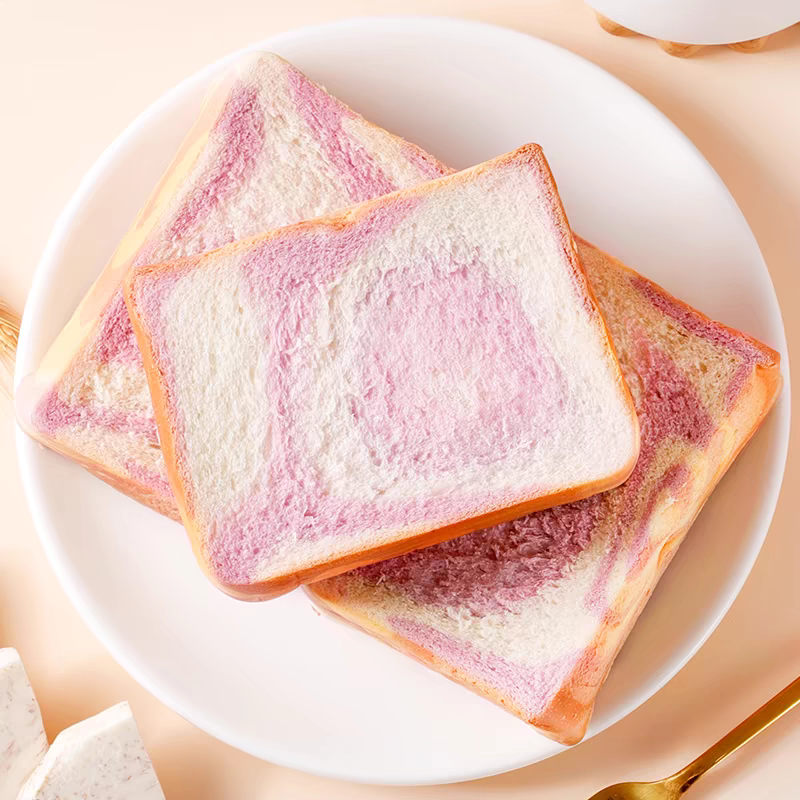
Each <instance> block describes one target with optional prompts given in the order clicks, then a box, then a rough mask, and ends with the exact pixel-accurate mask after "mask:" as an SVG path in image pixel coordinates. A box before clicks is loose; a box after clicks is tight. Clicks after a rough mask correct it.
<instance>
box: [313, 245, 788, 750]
mask: <svg viewBox="0 0 800 800" xmlns="http://www.w3.org/2000/svg"><path fill="white" fill-rule="evenodd" d="M579 247H580V250H581V257H582V260H583V263H584V266H585V268H586V272H587V274H588V276H589V279H590V282H591V285H592V288H593V289H594V291H595V295H596V298H597V301H598V304H599V306H600V308H601V311H602V312H603V314H604V316H605V319H606V322H607V324H608V326H609V329H610V331H611V334H612V338H613V340H614V343H615V345H616V347H617V354H618V357H619V361H620V364H621V366H622V369H623V373H624V375H625V378H626V380H627V382H628V385H629V387H630V390H631V392H632V394H633V397H634V401H635V404H636V410H637V413H638V415H639V423H640V426H641V455H640V457H639V461H638V464H637V466H636V469H635V470H634V472H633V473H632V475H631V476H630V478H629V479H628V480H627V482H626V483H624V484H623V485H622V486H620V487H618V488H617V489H614V490H612V491H609V492H606V493H604V494H601V495H595V496H594V497H591V498H588V499H586V500H582V501H580V502H577V503H572V504H570V505H566V506H560V507H558V508H554V509H550V510H548V511H543V512H539V513H536V514H531V515H529V516H526V517H522V518H521V519H518V520H515V521H513V522H507V523H503V524H501V525H498V526H495V527H493V528H488V529H486V530H483V531H479V532H477V533H473V534H470V535H467V536H463V537H461V538H459V539H454V540H451V541H449V542H446V543H444V544H440V545H436V546H434V547H429V548H426V549H424V550H417V551H415V552H413V553H409V554H407V555H404V556H401V557H399V558H395V559H392V560H390V561H384V562H381V563H378V564H373V565H371V566H368V567H364V568H362V569H358V570H355V571H352V572H348V573H346V574H343V575H339V576H337V577H335V578H332V579H329V580H326V581H322V582H319V583H316V584H314V585H313V586H310V587H309V590H310V592H311V594H312V596H313V598H314V599H315V600H316V602H318V603H319V604H320V605H321V606H322V607H323V608H325V609H327V610H329V611H332V612H333V613H335V614H337V615H338V616H340V617H343V618H345V619H346V620H348V621H350V622H353V623H355V624H356V625H357V626H359V627H361V628H363V629H364V630H365V631H367V632H369V633H371V634H373V635H375V636H377V637H379V638H380V639H382V640H384V641H386V642H388V643H389V644H391V645H393V646H394V647H396V648H398V649H399V650H401V651H403V652H405V653H407V654H409V655H411V656H414V657H415V658H417V659H419V660H420V661H422V662H424V663H425V664H427V665H428V666H430V667H432V668H434V669H436V670H438V671H440V672H442V673H444V674H445V675H447V676H448V677H450V678H453V679H455V680H456V681H458V682H460V683H463V684H465V685H466V686H468V687H470V688H472V689H474V690H475V691H477V692H479V693H480V694H483V695H485V696H486V697H488V698H489V699H491V700H494V701H495V702H497V703H499V704H501V705H503V706H505V707H506V708H507V709H508V710H510V711H512V712H513V713H515V714H517V715H518V716H520V717H522V719H524V720H526V721H527V722H529V723H531V724H532V725H534V726H535V727H536V728H538V729H539V730H540V731H542V733H544V734H546V735H547V736H549V737H550V738H552V739H555V740H556V741H558V742H561V743H563V744H574V743H576V742H578V741H579V740H580V739H581V738H582V737H583V735H584V734H585V732H586V727H587V725H588V723H589V719H590V717H591V714H592V710H593V708H594V703H595V698H596V696H597V693H598V691H599V689H600V687H601V686H602V684H603V682H604V681H605V678H606V676H607V674H608V671H609V669H610V667H611V664H612V662H613V661H614V658H615V657H616V655H617V653H618V652H619V650H620V648H621V647H622V644H623V643H624V641H625V639H626V638H627V636H628V633H629V632H630V630H631V629H632V627H633V625H634V623H635V621H636V619H637V617H638V616H639V613H640V612H641V610H642V608H643V607H644V605H645V603H646V602H647V599H648V598H649V596H650V594H651V592H652V590H653V587H654V586H655V584H656V583H657V582H658V579H659V577H660V576H661V574H662V572H663V571H664V569H665V567H666V566H667V564H668V563H669V561H670V559H671V557H672V555H673V554H674V552H675V550H676V549H677V547H678V545H679V544H680V542H681V541H682V539H683V537H684V535H685V533H686V531H687V530H688V528H689V526H690V525H691V524H692V522H693V521H694V519H695V517H696V516H697V514H698V512H699V511H700V509H701V508H702V506H703V504H704V503H705V501H706V499H707V498H708V496H709V494H710V493H711V491H712V489H713V488H714V486H715V485H716V484H717V482H718V481H719V479H720V478H721V477H722V475H723V474H724V472H725V471H726V469H727V468H728V466H729V465H730V464H731V463H732V462H733V460H734V459H735V457H736V456H737V454H738V453H739V451H740V450H741V449H742V447H743V446H744V445H745V444H746V443H747V441H748V440H749V438H750V437H751V436H752V434H753V433H754V432H755V430H756V429H757V428H758V426H759V425H760V423H761V422H762V420H763V419H764V417H765V415H766V414H767V412H768V411H769V409H770V407H771V406H772V404H773V402H774V401H775V398H776V397H777V395H778V393H779V391H780V386H781V375H780V369H779V356H778V354H777V353H775V352H774V351H772V350H771V349H769V348H768V347H766V346H764V345H762V344H760V343H759V342H757V341H755V340H753V339H751V338H750V337H748V336H746V335H744V334H742V333H739V332H738V331H734V330H732V329H730V328H727V327H725V326H724V325H721V324H719V323H716V322H714V321H712V320H710V319H708V318H707V317H706V316H704V315H703V314H701V313H700V312H698V311H695V310H693V309H691V308H689V307H688V306H687V305H685V304H684V303H682V302H680V301H678V300H676V299H675V298H673V297H671V296H670V295H669V294H667V293H666V292H665V291H664V290H662V289H661V288H660V287H658V286H656V285H655V284H653V283H651V282H650V281H648V280H646V279H645V278H643V277H641V276H640V275H638V274H637V273H635V272H634V271H633V270H630V269H629V268H627V267H625V266H624V265H622V264H620V263H619V262H618V261H615V260H614V259H613V258H611V257H610V256H608V255H606V254H605V253H602V252H601V251H599V250H597V249H596V248H594V247H593V246H591V245H590V244H588V243H587V242H581V241H580V240H579Z"/></svg>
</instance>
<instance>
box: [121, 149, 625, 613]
mask: <svg viewBox="0 0 800 800" xmlns="http://www.w3.org/2000/svg"><path fill="white" fill-rule="evenodd" d="M518 161H522V162H527V163H530V164H533V165H534V166H535V167H536V168H537V169H538V170H539V171H540V173H541V175H542V176H543V177H544V178H545V180H547V181H549V182H550V184H551V187H552V193H553V194H552V197H553V205H554V207H555V209H556V222H557V224H558V226H559V229H560V232H561V235H562V237H563V246H564V251H565V253H566V255H567V257H568V259H569V263H570V265H571V267H572V269H573V272H574V275H575V280H576V284H577V285H578V286H579V287H580V288H581V289H582V290H583V291H584V292H585V294H584V296H586V297H587V298H588V301H589V303H590V304H591V305H590V308H589V312H590V313H591V314H592V315H593V319H594V321H595V324H596V325H597V326H598V328H599V330H600V331H601V333H602V335H603V336H604V337H605V341H606V343H607V352H608V354H609V355H608V357H609V362H610V363H611V364H612V365H613V367H614V370H615V374H616V377H617V382H618V387H619V389H620V393H621V394H622V396H623V398H624V399H625V402H626V404H627V406H628V413H629V419H630V422H631V425H632V427H633V429H634V432H635V446H634V448H633V449H632V453H631V457H630V459H629V460H628V462H627V463H626V464H624V465H623V466H622V467H621V468H620V469H619V470H618V471H617V472H615V473H614V474H612V475H609V476H607V477H606V478H605V479H603V480H598V481H592V482H590V483H587V484H583V485H581V486H574V487H569V488H567V489H564V490H563V491H560V492H553V493H551V494H547V495H542V496H538V497H536V498H533V499H531V500H528V501H525V502H522V503H518V504H516V505H514V506H511V507H508V508H503V509H497V510H492V511H490V512H487V513H485V514H481V515H479V516H477V517H473V518H471V519H469V520H462V521H459V522H457V523H454V524H452V525H447V526H444V527H442V528H438V529H437V530H433V531H424V532H419V533H416V534H413V533H412V535H410V536H407V537H405V538H404V539H402V540H400V541H395V542H390V543H388V544H382V545H378V546H375V547H371V548H367V549H360V550H358V551H356V552H353V553H349V554H347V555H344V556H341V557H339V558H337V559H335V560H333V561H327V562H325V563H319V564H310V565H308V566H307V567H305V568H304V569H301V570H297V571H295V572H293V573H291V574H289V575H281V576H278V577H275V578H273V579H270V580H268V581H260V582H258V583H252V584H246V585H230V584H220V582H219V580H218V579H216V578H214V577H213V576H212V575H211V574H210V570H209V566H208V563H207V561H206V559H205V557H204V554H203V546H202V541H201V536H200V533H199V531H198V530H197V525H196V522H195V519H194V515H193V514H192V505H193V504H192V498H191V492H190V490H189V489H188V487H187V486H186V482H185V481H184V480H183V478H182V475H181V464H180V461H179V459H178V456H177V453H176V449H175V441H174V438H175V431H174V430H173V425H172V421H171V419H170V416H169V411H168V403H167V394H168V391H169V389H168V387H167V386H166V384H165V381H164V376H163V374H162V372H161V370H160V369H159V366H158V363H157V359H156V358H155V355H154V353H153V350H152V343H151V341H150V339H149V337H148V335H147V332H146V330H145V329H144V327H143V324H142V320H141V318H140V315H139V312H138V307H137V287H138V286H139V285H140V283H141V282H142V280H143V279H144V280H147V279H148V278H150V277H151V276H158V275H159V274H161V273H164V274H169V273H173V272H175V271H177V270H180V269H186V268H187V267H191V268H193V269H202V268H203V267H204V266H205V265H207V264H214V263H216V260H217V259H218V258H219V255H220V254H221V253H226V254H233V253H236V252H238V251H240V250H247V249H248V248H251V247H254V246H257V245H258V246H260V245H262V244H263V243H264V242H268V241H270V240H273V239H277V238H283V237H286V236H292V235H294V234H296V233H297V232H299V231H303V230H319V229H321V228H332V229H333V230H336V231H342V230H345V229H347V228H348V227H351V226H353V225H356V224H357V223H358V222H359V221H360V220H361V219H362V218H363V217H364V216H366V215H367V214H369V213H370V212H372V211H373V210H374V209H375V208H379V207H381V206H384V205H386V204H388V203H391V202H392V199H393V198H394V196H395V195H402V196H403V197H413V196H417V195H427V194H430V193H431V192H432V191H433V190H434V189H435V188H436V187H437V186H438V185H439V183H440V182H441V181H462V182H466V181H468V180H469V179H470V178H472V177H473V176H474V175H476V174H480V173H482V172H484V171H487V170H490V169H495V168H496V167H497V166H500V165H503V164H507V163H509V164H510V163H516V162H518ZM125 302H126V303H127V305H128V311H129V313H130V317H131V320H132V322H133V329H134V332H135V333H136V338H137V340H138V343H139V348H140V350H141V352H142V356H143V360H144V366H145V373H146V374H147V381H148V385H149V386H150V394H151V398H152V400H153V406H154V408H155V416H156V424H157V426H158V432H159V438H160V441H161V447H162V450H163V452H164V457H165V460H166V464H167V473H168V476H169V481H170V485H171V486H172V490H173V492H174V494H175V499H176V502H177V504H178V508H179V510H180V512H181V517H182V519H183V522H184V526H185V527H186V530H187V532H188V534H189V538H190V540H191V541H192V547H193V549H194V552H195V555H196V556H197V557H198V560H199V561H200V564H201V566H202V567H203V569H204V571H205V572H206V574H208V575H209V577H211V579H212V580H213V581H214V583H215V584H216V585H217V586H219V588H221V589H222V590H223V591H225V592H226V593H228V594H230V595H231V596H233V597H237V598H239V599H242V600H268V599H271V598H273V597H278V596H279V595H281V594H285V593H286V592H289V591H291V590H292V589H295V588H297V587H298V586H300V585H302V584H305V583H312V582H314V581H320V580H323V579H325V578H332V577H333V576H335V575H339V574H340V573H342V572H347V571H349V570H351V569H355V568H357V567H360V566H364V565H366V564H371V563H374V562H375V561H381V560H384V559H387V558H393V557H395V556H399V555H402V554H403V553H407V552H409V551H411V550H416V549H419V548H421V547H428V546H430V545H434V544H438V543H439V542H443V541H446V540H448V539H453V538H455V537H456V536H461V535H463V534H466V533H471V532H472V531H476V530H480V529H481V528H485V527H488V526H490V525H496V524H498V523H500V522H506V521H508V520H512V519H516V518H517V517H521V516H524V515H526V514H530V513H533V512H534V511H541V510H543V509H545V508H550V507H552V506H555V505H561V504H564V503H571V502H574V501H576V500H581V499H583V498H585V497H590V496H591V495H594V494H597V493H599V492H604V491H607V490H609V489H613V488H615V487H616V486H619V484H621V483H622V482H623V481H625V480H626V479H627V477H628V475H630V473H631V472H632V471H633V468H634V466H635V465H636V460H637V458H638V455H639V421H638V418H637V416H636V411H635V408H634V405H633V399H632V397H631V394H630V391H629V390H628V387H627V384H626V383H625V381H624V379H623V377H622V372H621V370H620V368H619V364H618V362H617V359H616V353H615V351H614V347H613V344H612V342H611V337H610V334H609V332H608V328H607V326H606V324H605V321H604V319H603V317H602V315H601V314H600V312H599V310H598V308H597V304H596V301H595V298H594V295H593V294H592V291H591V288H590V287H589V282H588V279H587V277H586V273H585V271H584V269H583V266H582V264H581V262H580V259H579V256H578V250H577V247H576V245H575V243H574V241H573V238H572V234H571V232H570V229H569V225H568V222H567V218H566V214H565V213H564V210H563V207H562V205H561V202H560V199H559V197H558V192H557V189H556V186H555V182H554V181H553V178H552V175H551V173H550V169H549V167H548V165H547V161H546V159H545V157H544V154H543V153H542V149H541V147H539V145H535V144H528V145H524V146H523V147H521V148H519V149H518V150H515V151H514V152H512V153H508V154H506V155H504V156H501V157H499V158H497V159H494V160H493V161H490V162H487V163H486V164H481V165H479V166H477V167H473V168H471V169H469V170H465V171H464V172H462V173H459V174H456V175H455V176H445V177H443V178H440V179H438V180H435V181H431V182H430V183H427V184H423V185H422V186H419V187H415V188H412V189H407V190H403V191H401V192H396V193H395V194H393V195H387V196H384V197H381V198H377V199H373V200H369V201H367V202H365V203H361V204H360V205H358V206H355V207H353V208H351V209H349V210H346V211H343V212H339V213H336V214H331V215H328V216H326V217H321V218H319V219H316V220H310V221H303V222H299V223H297V224H295V225H290V226H287V227H285V228H280V229H278V230H275V231H270V232H268V233H265V234H261V235H259V236H255V237H251V238H249V239H244V240H241V241H238V242H234V243H232V244H229V245H226V246H225V247H223V248H220V249H219V250H215V251H210V252H208V253H203V254H201V255H198V256H191V257H189V258H184V259H178V260H176V261H171V262H167V263H164V264H155V265H150V266H146V267H138V268H136V269H134V270H132V271H131V272H130V273H129V274H128V276H127V277H126V279H125Z"/></svg>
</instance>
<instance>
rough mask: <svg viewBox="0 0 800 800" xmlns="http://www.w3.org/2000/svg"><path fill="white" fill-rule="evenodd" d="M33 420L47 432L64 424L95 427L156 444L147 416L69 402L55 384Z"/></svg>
mask: <svg viewBox="0 0 800 800" xmlns="http://www.w3.org/2000/svg"><path fill="white" fill-rule="evenodd" d="M32 422H33V424H34V425H35V426H36V427H37V428H38V429H39V430H41V431H44V432H45V433H47V434H48V435H50V436H56V435H57V434H58V432H59V431H61V430H63V429H64V428H73V429H80V428H89V427H92V428H99V429H101V430H108V431H112V432H114V433H130V434H133V435H136V436H140V437H143V438H145V439H147V441H148V442H150V443H151V444H154V445H158V433H157V431H156V424H155V420H154V419H153V418H152V417H151V416H144V415H142V414H131V413H129V412H125V411H118V410H116V409H113V408H107V407H103V406H98V405H94V404H91V403H87V404H70V403H67V402H65V401H64V400H62V399H61V398H60V397H59V394H58V388H57V387H54V388H53V389H50V390H49V391H48V392H47V393H46V394H45V395H44V397H43V398H42V400H41V401H40V402H39V404H38V405H37V407H36V409H35V410H34V413H33V420H32Z"/></svg>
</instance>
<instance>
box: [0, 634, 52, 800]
mask: <svg viewBox="0 0 800 800" xmlns="http://www.w3.org/2000/svg"><path fill="white" fill-rule="evenodd" d="M46 752H47V735H46V734H45V732H44V725H43V724H42V714H41V712H40V711H39V704H38V703H37V702H36V695H34V693H33V689H32V688H31V684H30V682H29V681H28V676H27V675H26V673H25V667H24V666H23V665H22V660H21V659H20V657H19V653H17V651H16V650H14V649H13V648H12V647H5V648H3V649H0V800H16V797H17V794H18V792H19V790H20V787H21V786H22V784H23V783H25V780H26V779H27V777H28V776H29V775H30V774H31V772H33V769H34V767H35V766H36V765H37V764H38V763H39V762H40V761H41V760H42V758H43V756H44V754H45V753H46Z"/></svg>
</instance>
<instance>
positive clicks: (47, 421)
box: [15, 53, 448, 519]
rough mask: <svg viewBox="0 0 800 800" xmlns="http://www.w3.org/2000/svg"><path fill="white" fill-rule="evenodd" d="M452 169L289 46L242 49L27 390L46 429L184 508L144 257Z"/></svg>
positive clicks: (65, 446) (21, 405)
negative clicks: (126, 282) (155, 362)
mask: <svg viewBox="0 0 800 800" xmlns="http://www.w3.org/2000/svg"><path fill="white" fill-rule="evenodd" d="M447 171H448V170H447V168H446V167H444V166H443V165H441V164H440V163H439V162H437V161H436V159H434V158H432V157H430V156H428V155H427V154H426V153H424V152H423V151H422V150H420V149H419V148H418V147H416V146H415V145H412V144H409V143H408V142H405V141H403V140H402V139H400V138H398V137H396V136H392V135H391V134H389V133H387V132H386V131H384V130H381V129H380V128H378V127H376V126H374V125H372V124H370V123H369V122H367V121H366V120H365V119H363V118H362V117H360V116H359V115H358V114H356V113H354V112H353V111H351V110H350V109H349V108H348V107H347V106H345V105H344V104H343V103H341V102H339V101H338V100H336V99H335V98H333V97H331V96H330V95H329V94H327V93H326V92H325V90H324V89H322V88H321V87H319V86H317V85H316V84H315V83H313V82H312V81H310V80H309V79H308V78H306V77H305V76H304V75H303V74H302V73H301V72H299V71H298V70H297V69H295V68H294V67H293V66H292V65H291V64H288V63H287V62H286V61H284V60H283V59H282V58H279V57H278V56H276V55H272V54H270V53H257V54H255V55H250V56H247V57H245V58H243V59H242V60H241V61H240V62H239V63H238V64H236V65H235V66H234V67H233V68H232V69H231V70H230V71H229V72H227V73H226V74H225V75H224V76H223V77H222V78H221V79H220V80H219V81H218V82H217V83H216V84H215V85H214V86H213V87H212V89H211V90H210V92H209V94H208V96H207V98H206V100H205V103H204V106H203V109H202V112H201V113H200V116H199V117H198V119H197V122H196V123H195V125H194V127H193V128H192V130H191V132H190V133H189V134H188V136H187V138H186V140H185V141H184V143H183V145H182V147H181V148H180V150H179V151H178V153H177V155H176V156H175V159H174V160H173V162H172V164H171V166H170V167H169V169H168V170H167V171H166V173H165V174H164V176H163V178H162V179H161V181H160V183H159V184H158V186H157V187H156V188H155V190H154V192H153V195H152V196H151V197H150V199H149V200H148V202H147V203H146V205H145V206H144V208H143V209H142V211H141V213H140V214H139V217H138V218H137V220H136V221H135V222H134V224H133V226H132V228H131V229H130V231H129V232H128V233H127V234H126V236H125V238H124V239H123V240H122V242H121V243H120V245H119V247H118V248H117V250H116V252H115V253H114V255H113V257H112V259H111V261H110V262H109V263H108V265H107V266H106V268H105V269H104V270H103V272H102V274H101V275H100V277H99V279H98V280H97V281H96V282H95V284H94V285H93V286H92V287H91V289H90V290H89V292H88V294H87V295H86V297H85V298H84V300H83V301H82V302H81V304H80V305H79V307H78V309H77V310H76V311H75V313H74V314H73V316H72V318H71V320H70V321H69V323H68V324H67V326H66V327H65V328H64V329H63V331H62V332H61V333H60V334H59V336H58V337H57V339H56V340H55V342H54V343H53V345H52V346H51V348H50V350H49V351H48V353H47V355H46V356H45V359H44V360H43V362H42V363H41V365H40V367H39V369H38V370H37V371H36V373H34V374H33V375H31V376H28V377H26V379H25V380H23V381H22V383H21V385H20V386H19V387H18V388H17V391H16V393H15V397H16V407H17V416H18V418H19V421H20V424H21V425H22V427H23V428H24V429H25V430H26V431H27V432H28V433H29V434H30V435H31V436H33V437H34V438H36V439H37V440H39V441H40V442H42V443H43V444H45V445H47V446H48V447H51V448H52V449H54V450H57V451H58V452H60V453H62V454H64V455H66V456H68V457H71V458H73V459H75V460H76V461H78V462H79V463H80V464H82V465H83V466H84V467H86V468H87V469H89V470H90V471H91V472H93V473H94V474H96V475H97V476H98V477H100V478H102V479H103V480H105V481H107V482H108V483H110V484H111V485H112V486H115V487H116V488H118V489H120V490H122V491H123V492H126V493H127V494H129V495H130V496H131V497H133V498H135V499H136V500H139V501H141V502H143V503H146V504H147V505H149V506H151V507H152V508H154V509H156V510H157V511H160V512H162V513H164V514H167V515H169V516H172V517H173V518H175V519H179V514H178V510H177V507H176V505H175V501H174V499H173V497H172V492H171V491H170V488H169V484H168V482H167V474H166V468H165V465H164V458H163V456H162V454H161V449H160V447H159V443H158V436H157V432H156V424H155V419H154V417H153V408H152V404H151V402H150V395H149V393H148V390H147V381H146V379H145V374H144V369H143V367H142V360H141V356H140V354H139V348H138V347H137V345H136V339H135V337H134V335H133V330H132V328H131V325H130V321H129V319H128V312H127V310H126V308H125V303H124V300H123V297H122V289H121V284H122V280H123V278H124V276H125V274H126V272H127V271H128V270H129V269H130V267H131V266H132V265H136V264H153V263H156V262H160V261H168V260H170V259H174V258H180V257H182V256H189V255H195V254H197V253H201V252H204V251H207V250H212V249H214V248H217V247H220V246H222V245H224V244H227V243H229V242H232V241H235V240H237V239H243V238H245V237H247V236H253V235H255V234H257V233H261V232H263V231H267V230H271V229H273V228H278V227H281V226H284V225H289V224H291V223H294V222H299V221H300V220H303V219H310V218H313V217H318V216H321V215H323V214H328V213H331V212H333V211H336V210H338V209H341V208H346V207H348V206H351V205H353V204H354V203H359V202H362V201H363V200H368V199H370V198H372V197H377V196H379V195H383V194H387V193H389V192H392V191H395V190H396V189H402V188H405V187H409V186H416V185H418V184H420V183H423V182H425V181H428V180H430V179H431V178H435V177H438V176H439V175H443V174H444V173H446V172H447Z"/></svg>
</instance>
